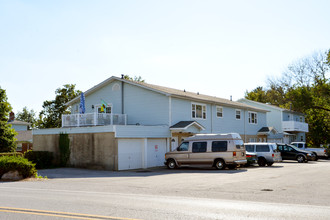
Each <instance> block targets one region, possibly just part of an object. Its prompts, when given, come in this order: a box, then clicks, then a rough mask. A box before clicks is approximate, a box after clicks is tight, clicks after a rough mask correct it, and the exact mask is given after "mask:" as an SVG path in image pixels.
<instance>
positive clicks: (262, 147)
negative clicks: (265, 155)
mask: <svg viewBox="0 0 330 220" xmlns="http://www.w3.org/2000/svg"><path fill="white" fill-rule="evenodd" d="M256 152H269V146H268V145H256Z"/></svg>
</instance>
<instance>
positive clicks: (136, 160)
mask: <svg viewBox="0 0 330 220" xmlns="http://www.w3.org/2000/svg"><path fill="white" fill-rule="evenodd" d="M143 147H144V142H143V139H119V140H118V170H129V169H138V168H142V149H143Z"/></svg>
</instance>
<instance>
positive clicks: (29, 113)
mask: <svg viewBox="0 0 330 220" xmlns="http://www.w3.org/2000/svg"><path fill="white" fill-rule="evenodd" d="M16 118H17V120H20V121H25V122H28V123H31V125H30V126H29V129H31V128H35V126H36V123H37V119H36V113H35V111H33V110H28V108H27V107H26V106H25V107H24V108H23V110H22V111H21V112H18V113H17V114H16Z"/></svg>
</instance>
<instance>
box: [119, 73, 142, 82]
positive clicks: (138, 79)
mask: <svg viewBox="0 0 330 220" xmlns="http://www.w3.org/2000/svg"><path fill="white" fill-rule="evenodd" d="M124 79H127V80H131V81H135V82H145V81H144V79H142V77H141V76H134V78H133V77H130V76H129V75H124Z"/></svg>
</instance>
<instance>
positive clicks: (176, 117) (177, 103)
mask: <svg viewBox="0 0 330 220" xmlns="http://www.w3.org/2000/svg"><path fill="white" fill-rule="evenodd" d="M192 103H196V104H202V105H206V119H200V118H192V113H191V112H192V109H191V104H192ZM171 121H172V125H174V124H176V123H178V122H179V121H196V122H198V123H199V124H201V125H202V126H204V127H205V130H204V131H201V133H211V105H210V104H206V103H202V102H194V101H190V100H185V99H178V98H172V120H171Z"/></svg>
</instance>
